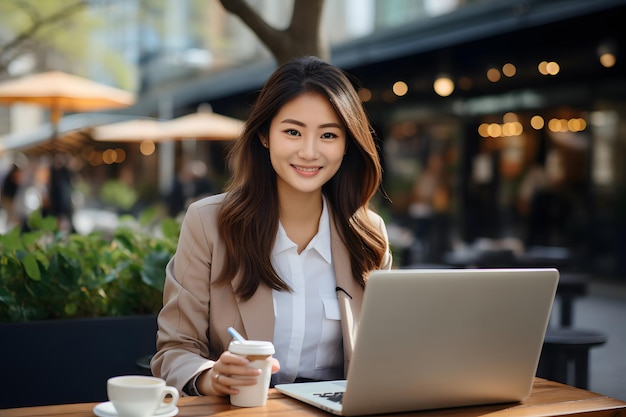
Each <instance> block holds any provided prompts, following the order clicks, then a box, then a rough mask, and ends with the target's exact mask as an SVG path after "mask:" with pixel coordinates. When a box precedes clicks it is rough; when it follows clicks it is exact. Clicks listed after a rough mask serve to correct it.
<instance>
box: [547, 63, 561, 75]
mask: <svg viewBox="0 0 626 417" xmlns="http://www.w3.org/2000/svg"><path fill="white" fill-rule="evenodd" d="M546 71H547V72H548V74H550V75H556V74H558V73H559V72H560V71H561V67H560V66H559V64H557V63H556V62H554V61H552V62H548V65H546Z"/></svg>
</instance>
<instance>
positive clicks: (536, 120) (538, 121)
mask: <svg viewBox="0 0 626 417" xmlns="http://www.w3.org/2000/svg"><path fill="white" fill-rule="evenodd" d="M545 123H546V122H545V121H544V120H543V117H541V116H539V115H536V116H533V117H532V118H531V119H530V125H531V126H532V127H533V129H535V130H540V129H543V127H544V126H545Z"/></svg>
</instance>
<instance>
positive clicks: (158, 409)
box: [107, 375, 179, 417]
mask: <svg viewBox="0 0 626 417" xmlns="http://www.w3.org/2000/svg"><path fill="white" fill-rule="evenodd" d="M168 394H169V395H171V396H172V398H171V399H170V401H168V402H166V401H165V397H166V396H167V395H168ZM107 395H108V397H109V401H111V403H112V404H113V407H115V410H116V411H117V413H118V414H119V415H120V416H124V417H149V416H152V415H154V414H165V413H169V412H171V411H174V409H175V408H176V404H177V403H178V397H179V394H178V390H177V389H176V388H174V387H170V386H167V385H165V381H164V380H162V379H161V378H155V377H152V376H145V375H124V376H116V377H113V378H109V379H108V380H107Z"/></svg>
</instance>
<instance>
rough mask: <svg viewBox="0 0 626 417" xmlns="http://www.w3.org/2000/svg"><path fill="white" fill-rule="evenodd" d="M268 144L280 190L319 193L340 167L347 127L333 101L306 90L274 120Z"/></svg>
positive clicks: (287, 104)
mask: <svg viewBox="0 0 626 417" xmlns="http://www.w3.org/2000/svg"><path fill="white" fill-rule="evenodd" d="M261 141H262V142H264V144H265V143H267V147H268V148H269V153H270V160H271V163H272V166H273V167H274V171H276V175H277V186H278V191H279V193H281V192H283V193H284V192H287V193H291V192H294V191H295V192H300V193H319V192H321V189H322V186H323V185H324V184H325V183H326V182H327V181H328V180H329V179H330V178H332V176H333V175H335V173H336V172H337V170H338V169H339V167H340V166H341V161H342V160H343V156H344V152H345V149H346V130H345V128H344V126H343V124H342V123H341V121H340V119H339V117H338V116H337V114H336V113H335V110H334V109H333V107H332V106H331V104H330V102H329V101H328V100H327V99H326V97H324V96H323V95H321V94H319V93H304V94H302V95H300V96H298V97H296V98H295V99H293V100H291V101H289V102H287V103H286V104H285V105H284V106H283V107H282V108H281V109H280V111H279V112H278V113H277V114H276V116H275V117H274V118H273V119H272V122H271V125H270V131H269V140H266V139H265V138H262V139H261Z"/></svg>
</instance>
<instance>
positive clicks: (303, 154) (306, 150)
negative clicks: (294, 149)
mask: <svg viewBox="0 0 626 417" xmlns="http://www.w3.org/2000/svg"><path fill="white" fill-rule="evenodd" d="M316 139H317V138H316V137H312V136H311V137H308V136H307V137H304V138H303V140H302V146H300V150H299V151H298V156H299V157H300V158H302V159H316V158H317V157H318V148H317V145H318V143H317V140H316Z"/></svg>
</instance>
